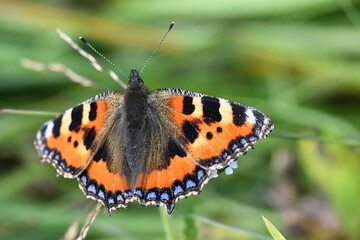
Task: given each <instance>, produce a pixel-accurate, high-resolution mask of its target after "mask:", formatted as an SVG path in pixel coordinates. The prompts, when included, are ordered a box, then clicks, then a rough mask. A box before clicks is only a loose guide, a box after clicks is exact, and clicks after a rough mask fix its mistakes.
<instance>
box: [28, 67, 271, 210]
mask: <svg viewBox="0 0 360 240" xmlns="http://www.w3.org/2000/svg"><path fill="white" fill-rule="evenodd" d="M273 128H274V125H273V123H272V121H271V120H270V118H268V117H267V116H266V115H265V114H264V113H262V112H260V111H258V110H256V109H255V108H252V107H249V106H245V105H243V104H240V103H236V102H233V101H230V100H225V99H222V98H217V97H212V96H208V95H204V94H200V93H195V92H191V91H186V90H181V89H175V88H163V89H157V90H152V91H150V90H149V89H148V88H147V87H146V86H145V85H144V81H143V80H142V78H141V77H140V75H139V72H138V71H137V70H136V69H132V70H131V72H130V77H129V79H128V84H127V87H126V89H125V91H124V92H118V91H108V92H104V93H102V94H99V95H97V96H95V97H93V98H91V99H89V100H86V101H84V102H82V103H80V104H78V105H77V106H75V107H73V108H70V109H68V110H66V111H65V112H64V113H62V114H60V115H59V116H57V117H56V118H54V119H52V120H50V121H48V122H46V123H45V124H44V125H43V126H42V127H41V128H40V129H39V131H38V132H37V134H36V139H35V147H36V149H37V151H38V153H39V157H40V160H41V162H48V163H50V164H52V165H53V166H54V168H55V169H56V172H57V174H58V175H61V176H63V177H65V178H77V180H78V182H79V186H80V188H81V190H82V191H83V192H84V194H85V195H86V197H88V198H92V199H94V200H97V201H99V202H101V203H102V204H103V205H104V206H105V208H106V209H107V210H108V211H109V212H111V211H112V210H115V209H118V208H126V207H127V203H129V202H133V201H138V202H139V203H140V204H141V205H157V206H160V205H161V206H164V207H165V208H166V209H167V212H168V213H169V214H171V213H172V211H173V209H174V207H175V204H176V202H177V201H178V200H179V199H181V198H185V197H187V196H189V195H194V194H198V193H200V191H201V190H202V188H203V186H204V185H205V184H206V183H207V182H208V181H209V180H210V179H211V178H213V177H216V176H217V171H218V170H223V169H224V170H225V172H226V173H227V174H231V173H232V171H233V169H234V168H236V167H237V164H236V160H237V158H238V157H239V156H240V155H244V154H246V152H247V151H248V150H249V149H252V148H254V144H255V143H256V142H257V141H258V140H259V139H261V138H265V137H267V135H268V134H269V133H270V132H271V131H272V129H273Z"/></svg>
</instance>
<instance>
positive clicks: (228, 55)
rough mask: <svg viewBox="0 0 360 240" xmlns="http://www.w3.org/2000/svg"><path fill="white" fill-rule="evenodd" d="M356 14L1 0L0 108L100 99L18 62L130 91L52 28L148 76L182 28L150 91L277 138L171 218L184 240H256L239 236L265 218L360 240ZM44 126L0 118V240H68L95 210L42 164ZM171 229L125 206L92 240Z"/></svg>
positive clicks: (261, 2) (297, 8)
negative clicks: (200, 100) (208, 106)
mask: <svg viewBox="0 0 360 240" xmlns="http://www.w3.org/2000/svg"><path fill="white" fill-rule="evenodd" d="M359 6H360V1H355V0H353V1H351V0H312V1H309V0H306V1H304V0H293V1H275V0H256V1H250V0H244V1H234V0H225V1H222V2H218V1H214V0H210V1H209V0H208V1H204V0H198V1H189V0H188V1H178V2H168V1H164V0H156V1H144V0H139V1H72V0H62V1H49V0H47V1H46V0H42V1H40V0H38V1H20V0H15V1H0V52H1V54H0V65H1V68H0V108H15V109H28V110H43V111H54V112H62V111H64V110H65V109H67V108H69V107H72V106H74V105H75V104H77V103H78V102H81V101H83V100H85V99H88V98H90V97H92V96H94V95H95V94H98V93H100V92H101V90H99V89H95V88H84V87H81V86H78V85H76V84H74V83H72V82H70V81H69V80H68V79H66V78H65V77H64V76H63V75H61V74H56V73H49V72H41V73H38V72H32V71H29V70H27V69H24V68H22V67H21V65H20V61H21V59H23V58H29V59H32V60H35V61H41V62H45V63H50V62H61V63H64V64H66V65H67V66H69V67H71V68H72V69H74V70H75V71H76V72H78V73H80V74H83V75H85V76H87V77H90V78H91V79H92V80H94V81H96V82H97V83H99V84H102V85H104V86H106V87H109V88H111V89H114V90H121V88H120V87H119V86H118V85H117V84H116V83H115V82H113V81H112V80H110V79H109V78H108V77H106V75H104V74H101V73H98V72H96V71H95V70H94V69H93V68H92V67H91V66H90V64H89V63H88V61H87V60H85V59H83V58H82V57H81V56H80V55H79V54H78V53H77V52H75V51H74V50H73V49H71V48H70V47H69V46H68V45H67V44H66V43H64V42H63V41H62V40H61V39H59V38H58V36H57V34H56V33H55V28H57V27H59V28H61V29H62V30H63V31H65V32H66V33H67V34H69V35H70V36H71V37H72V38H73V39H76V38H77V37H78V36H80V35H82V36H84V37H86V38H87V39H88V40H90V41H91V43H92V44H93V45H95V46H96V47H97V48H98V49H99V50H100V51H101V52H103V53H104V54H105V55H106V56H107V57H109V58H110V59H112V60H113V61H114V62H116V63H117V64H118V65H119V66H120V67H121V68H123V69H124V70H128V69H130V68H131V67H137V68H140V67H141V66H142V64H143V63H144V61H145V60H146V58H147V57H148V55H149V54H150V52H151V51H152V50H153V49H154V47H155V45H156V43H157V42H158V40H159V39H160V37H161V36H162V34H163V32H164V31H165V30H166V28H167V26H168V24H169V22H171V21H175V22H176V25H175V27H174V30H173V31H172V32H171V34H170V35H169V37H168V38H167V40H166V42H165V44H164V45H163V46H162V47H161V49H160V51H159V52H158V53H157V55H156V56H155V57H154V59H153V60H152V61H151V62H150V64H149V66H148V67H147V68H146V70H145V71H144V73H143V78H144V80H145V82H146V85H147V86H148V87H149V88H150V89H155V88H161V87H175V88H183V89H187V90H191V91H196V92H201V93H205V94H209V95H215V96H218V97H222V98H227V99H231V100H233V101H238V102H241V103H244V104H247V105H251V106H254V107H256V108H258V109H260V110H262V111H264V112H265V113H266V114H267V115H268V116H269V117H271V118H272V119H273V120H274V122H275V125H276V129H275V132H274V135H277V137H275V136H274V135H270V137H269V138H268V139H266V140H263V141H261V142H260V143H258V144H257V149H256V150H254V151H250V153H249V154H248V155H246V156H242V157H241V158H240V159H239V168H238V169H237V170H236V171H235V174H233V175H231V176H225V175H224V176H220V177H219V178H218V179H215V180H212V181H210V183H209V184H208V185H207V186H205V188H204V191H203V192H202V193H201V194H200V195H199V196H192V197H189V198H188V199H186V200H181V201H180V202H179V203H178V204H177V207H176V209H175V211H174V214H173V215H172V216H170V217H169V219H168V220H169V224H170V226H171V230H172V232H173V235H174V236H175V238H176V239H260V238H258V237H257V236H256V234H250V235H248V234H244V232H241V231H237V230H236V228H232V226H238V227H239V229H242V228H244V229H248V230H250V231H254V232H258V233H259V234H262V235H264V236H265V235H268V233H267V230H266V227H265V225H264V224H263V221H262V219H261V216H262V215H265V216H267V217H268V218H269V219H271V221H272V223H273V224H274V225H275V226H277V228H279V230H280V232H281V233H283V234H284V236H287V238H288V239H359V238H360V233H359V229H358V226H360V206H359V203H358V202H359V201H358V200H359V199H360V187H359V185H360V179H359V170H360V163H359V159H360V154H359V148H358V146H359V141H360V140H359V139H360V121H359V119H360V111H359V110H360V108H359V104H360V62H359V61H360V45H359V42H360V41H359V40H360V28H359V27H360V14H359ZM104 65H105V66H106V64H104ZM107 67H108V68H109V69H111V67H110V66H107ZM48 119H49V117H47V116H38V115H33V116H28V115H11V114H1V115H0V142H1V146H0V173H1V175H0V189H1V191H0V203H1V204H0V238H1V239H56V238H60V237H61V236H62V235H63V234H64V233H65V231H66V230H67V228H68V227H69V226H70V225H71V224H72V223H73V221H75V220H76V219H78V218H79V217H80V216H84V217H83V218H82V220H83V221H84V218H85V216H86V213H87V209H88V208H87V207H84V206H86V205H87V204H91V203H92V201H91V200H87V199H85V197H84V196H83V194H82V193H81V191H80V190H79V189H78V187H77V183H76V181H75V180H67V179H63V178H56V177H55V171H54V169H53V168H52V167H51V166H50V165H46V164H44V165H42V164H39V162H38V160H37V156H36V152H35V149H34V147H33V145H32V142H33V139H34V135H35V132H36V131H37V129H38V128H39V127H40V126H41V124H42V123H43V122H45V121H46V120H48ZM281 134H283V135H282V136H284V135H286V134H297V135H296V136H300V138H299V139H298V140H297V141H290V140H289V139H288V138H284V137H279V136H280V135H281ZM301 136H315V138H314V139H313V140H316V137H318V138H319V139H330V140H331V141H333V142H332V143H326V142H324V141H318V142H317V141H309V140H308V139H307V138H304V137H301ZM333 139H335V140H333ZM337 139H339V140H338V143H339V144H336V140H337ZM341 139H349V140H350V141H352V142H353V143H355V144H354V145H352V146H349V145H342V144H341V143H342V140H341ZM334 142H335V143H334ZM356 143H357V144H356ZM189 214H194V215H196V216H200V217H201V218H204V219H206V220H207V221H205V222H204V221H200V220H199V218H189V217H188V215H189ZM189 219H192V220H189ZM214 222H218V223H221V224H224V225H225V226H227V227H228V228H223V227H219V225H217V224H213V223H214ZM163 225H164V223H163V222H162V220H161V216H160V214H159V212H158V211H156V209H155V207H141V206H138V204H130V205H129V208H128V209H126V210H124V209H121V210H119V211H116V212H114V213H113V214H112V216H111V217H110V218H109V217H108V216H107V214H106V213H105V212H103V213H101V214H100V216H99V217H98V219H97V220H96V221H95V223H94V224H93V226H92V227H91V229H90V232H89V239H99V238H103V239H105V238H107V239H117V238H121V239H144V238H145V239H165V238H166V237H165V233H164V231H163V227H164V226H163ZM269 237H270V236H269Z"/></svg>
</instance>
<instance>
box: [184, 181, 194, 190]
mask: <svg viewBox="0 0 360 240" xmlns="http://www.w3.org/2000/svg"><path fill="white" fill-rule="evenodd" d="M192 187H196V184H195V182H194V181H191V180H187V181H186V189H189V188H192Z"/></svg>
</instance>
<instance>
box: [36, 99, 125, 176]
mask: <svg viewBox="0 0 360 240" xmlns="http://www.w3.org/2000/svg"><path fill="white" fill-rule="evenodd" d="M121 98H122V93H120V92H106V93H103V94H100V95H97V96H95V97H94V98H92V99H89V100H88V101H85V102H83V103H81V104H79V105H77V106H76V107H74V108H71V109H68V110H67V111H65V112H64V113H63V114H60V115H59V116H58V117H56V118H55V119H53V120H50V121H48V122H46V123H45V124H44V125H43V126H42V127H41V128H40V130H39V131H38V133H37V135H36V139H35V147H36V149H37V151H38V153H39V157H40V160H41V161H42V162H49V163H51V164H52V165H53V166H54V167H55V168H56V171H57V173H58V174H59V175H62V176H64V177H66V178H74V177H76V176H77V175H78V174H79V173H80V172H81V171H83V170H84V168H86V166H87V165H88V163H89V160H90V159H91V157H92V155H93V154H94V153H95V152H96V151H97V148H98V147H99V144H100V142H101V140H102V137H103V136H104V134H106V130H107V123H108V122H109V121H111V119H112V116H113V115H114V114H112V113H113V112H114V109H115V108H116V106H117V104H119V102H121V101H119V100H121Z"/></svg>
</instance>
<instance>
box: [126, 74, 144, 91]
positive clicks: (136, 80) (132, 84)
mask: <svg viewBox="0 0 360 240" xmlns="http://www.w3.org/2000/svg"><path fill="white" fill-rule="evenodd" d="M144 88H145V85H144V81H143V80H142V79H141V78H140V75H139V72H138V71H137V70H136V69H131V72H130V78H129V82H128V86H127V89H129V90H141V89H144Z"/></svg>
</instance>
